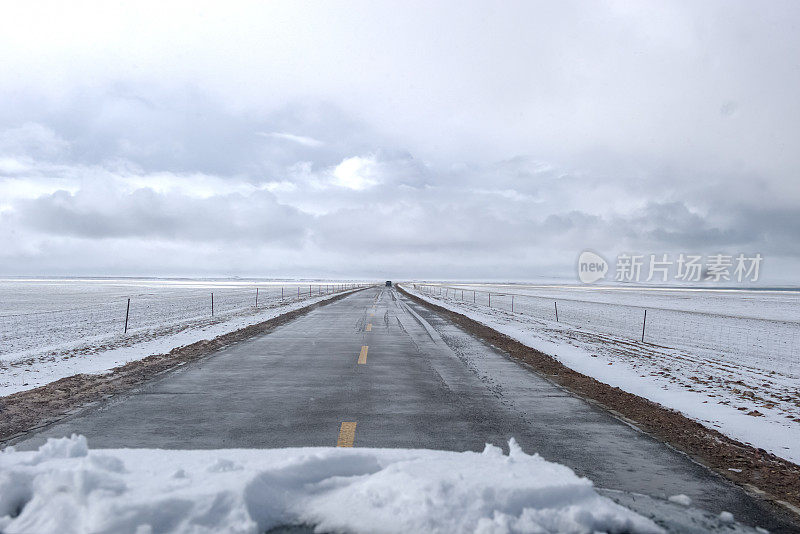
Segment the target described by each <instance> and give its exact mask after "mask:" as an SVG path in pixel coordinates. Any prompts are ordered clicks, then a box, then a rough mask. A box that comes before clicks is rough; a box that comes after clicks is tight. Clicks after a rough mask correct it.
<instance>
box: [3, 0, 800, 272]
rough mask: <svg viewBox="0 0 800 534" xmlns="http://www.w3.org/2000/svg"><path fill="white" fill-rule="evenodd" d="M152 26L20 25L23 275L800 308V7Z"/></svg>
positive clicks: (312, 12) (543, 8) (65, 19)
mask: <svg viewBox="0 0 800 534" xmlns="http://www.w3.org/2000/svg"><path fill="white" fill-rule="evenodd" d="M154 9H155V4H146V3H145V4H140V5H137V6H129V7H124V8H120V7H119V6H116V7H112V6H106V5H104V4H102V3H98V4H92V3H87V4H81V3H78V4H75V5H74V6H71V7H70V8H69V9H67V8H65V7H62V6H60V5H59V4H37V5H36V6H32V7H31V6H25V7H23V6H22V5H20V6H16V7H13V8H11V10H12V11H14V13H13V15H14V16H13V17H5V18H4V21H2V22H0V62H2V63H3V64H4V65H5V66H6V68H4V71H3V74H0V274H3V275H18V274H19V275H28V274H132V275H254V276H353V277H361V276H374V277H384V276H386V277H393V278H404V277H419V278H485V279H502V280H506V279H538V278H540V277H545V278H557V277H565V278H569V279H572V278H574V262H575V259H576V258H577V255H578V253H579V252H580V251H581V250H583V249H585V248H591V249H594V250H598V251H601V252H603V253H604V254H605V255H607V256H611V257H613V256H614V255H615V254H617V253H619V252H623V251H633V252H639V253H645V254H647V253H669V252H673V253H677V252H699V253H704V254H712V253H717V252H729V253H738V252H746V253H755V252H760V253H762V254H763V255H764V256H765V263H764V272H763V275H764V280H765V281H766V282H767V283H788V282H792V281H796V275H795V274H794V273H795V271H796V268H797V267H798V266H799V265H800V261H799V260H800V245H798V241H797V239H796V236H797V235H800V180H798V178H797V176H798V170H800V146H798V144H800V139H799V138H798V137H799V136H798V130H797V124H800V97H798V95H797V91H796V88H797V87H800V69H797V66H796V64H795V63H796V61H795V58H796V57H797V54H796V51H797V50H798V49H799V48H800V38H799V37H798V36H797V32H796V31H795V28H796V25H797V22H798V20H799V19H800V9H799V8H798V7H797V5H796V4H795V3H781V2H776V3H772V4H770V6H769V8H768V9H766V8H764V7H763V6H760V7H759V6H755V5H752V4H749V3H746V2H707V3H703V4H702V5H698V4H696V3H690V2H686V3H680V2H678V3H674V2H673V3H669V4H657V5H650V6H648V7H647V9H644V7H642V8H638V7H637V6H635V5H632V4H628V3H618V2H608V3H582V2H563V3H558V4H552V3H541V4H539V3H530V2H524V3H519V4H515V3H507V4H504V5H503V6H502V7H490V6H488V5H486V4H470V3H467V4H464V3H458V4H455V3H454V4H448V3H438V4H437V5H435V6H430V5H427V4H426V5H422V4H421V5H419V6H414V5H411V4H403V5H402V6H401V5H391V4H376V3H338V4H326V5H317V4H315V5H314V6H313V8H311V7H309V6H303V5H301V4H298V3H296V2H291V3H270V4H268V5H263V4H237V5H235V6H233V7H225V8H224V9H223V8H222V7H220V6H218V5H214V4H202V3H200V4H198V3H187V4H183V5H178V4H175V5H171V6H169V7H167V8H166V9H165V10H163V11H161V10H159V16H158V17H153V16H152V14H153V12H154ZM56 21H57V22H58V24H56Z"/></svg>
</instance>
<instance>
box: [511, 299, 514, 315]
mask: <svg viewBox="0 0 800 534" xmlns="http://www.w3.org/2000/svg"><path fill="white" fill-rule="evenodd" d="M511 313H514V295H511Z"/></svg>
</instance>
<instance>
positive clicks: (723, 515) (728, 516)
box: [719, 511, 733, 523]
mask: <svg viewBox="0 0 800 534" xmlns="http://www.w3.org/2000/svg"><path fill="white" fill-rule="evenodd" d="M719 520H720V521H722V522H723V523H733V514H732V513H730V512H724V511H723V512H720V513H719Z"/></svg>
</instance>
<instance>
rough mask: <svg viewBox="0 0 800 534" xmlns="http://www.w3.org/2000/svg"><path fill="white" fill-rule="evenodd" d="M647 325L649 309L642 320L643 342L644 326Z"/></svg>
mask: <svg viewBox="0 0 800 534" xmlns="http://www.w3.org/2000/svg"><path fill="white" fill-rule="evenodd" d="M646 325H647V310H645V311H644V320H643V321H642V343H644V327H645V326H646Z"/></svg>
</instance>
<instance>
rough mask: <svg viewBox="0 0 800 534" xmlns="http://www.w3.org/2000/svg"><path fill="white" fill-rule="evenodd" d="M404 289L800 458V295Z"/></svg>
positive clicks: (459, 287) (630, 389)
mask: <svg viewBox="0 0 800 534" xmlns="http://www.w3.org/2000/svg"><path fill="white" fill-rule="evenodd" d="M405 287H406V289H409V290H411V291H412V292H413V293H415V294H417V295H418V296H421V297H422V298H426V299H428V300H431V301H432V302H435V303H437V304H439V305H444V306H445V307H447V308H449V309H452V310H454V311H458V312H460V313H464V314H465V315H467V316H469V317H471V318H473V319H475V320H477V321H480V322H481V323H484V324H486V325H488V326H491V327H493V328H495V329H496V330H499V331H501V332H503V333H505V334H507V335H509V336H511V337H513V338H515V339H517V340H519V341H521V342H523V343H525V344H526V345H528V346H530V347H533V348H536V349H538V350H541V351H542V352H544V353H547V354H550V355H552V356H555V357H556V358H557V359H558V360H560V361H561V362H562V363H564V364H565V365H567V366H568V367H570V368H572V369H575V370H576V371H579V372H581V373H584V374H587V375H590V376H593V377H595V378H597V379H598V380H601V381H603V382H605V383H607V384H610V385H612V386H617V387H620V388H621V389H623V390H625V391H628V392H630V393H634V394H636V395H640V396H642V397H646V398H648V399H651V400H653V401H656V402H658V403H660V404H662V405H664V406H667V407H670V408H673V409H676V410H679V411H681V412H682V413H683V414H685V415H687V416H688V417H691V418H692V419H695V420H697V421H699V422H701V423H703V424H705V425H706V426H708V427H710V428H714V429H717V430H720V431H721V432H723V433H725V434H727V435H729V436H731V437H733V438H735V439H737V440H740V441H743V442H746V443H751V444H753V445H755V446H757V447H761V448H763V449H766V450H768V451H770V452H772V453H774V454H776V455H778V456H781V457H783V458H786V459H788V460H790V461H793V462H796V463H800V339H798V333H799V332H800V292H797V291H719V290H687V289H675V290H656V289H644V288H637V289H633V288H596V287H566V286H522V285H489V284H458V285H455V284H450V285H447V286H445V285H432V286H426V285H421V284H417V285H416V289H414V285H411V284H409V285H407V286H405ZM462 291H463V295H462ZM473 291H475V294H474V296H473ZM488 292H491V294H492V296H491V307H489V298H488ZM511 294H514V303H513V305H514V311H513V312H512V311H511ZM473 299H474V302H473ZM556 302H557V306H558V322H556V320H555V307H556V304H555V303H556ZM645 309H646V310H647V325H646V330H645V341H646V343H642V342H641V341H640V340H641V335H642V326H643V319H644V310H645Z"/></svg>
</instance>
